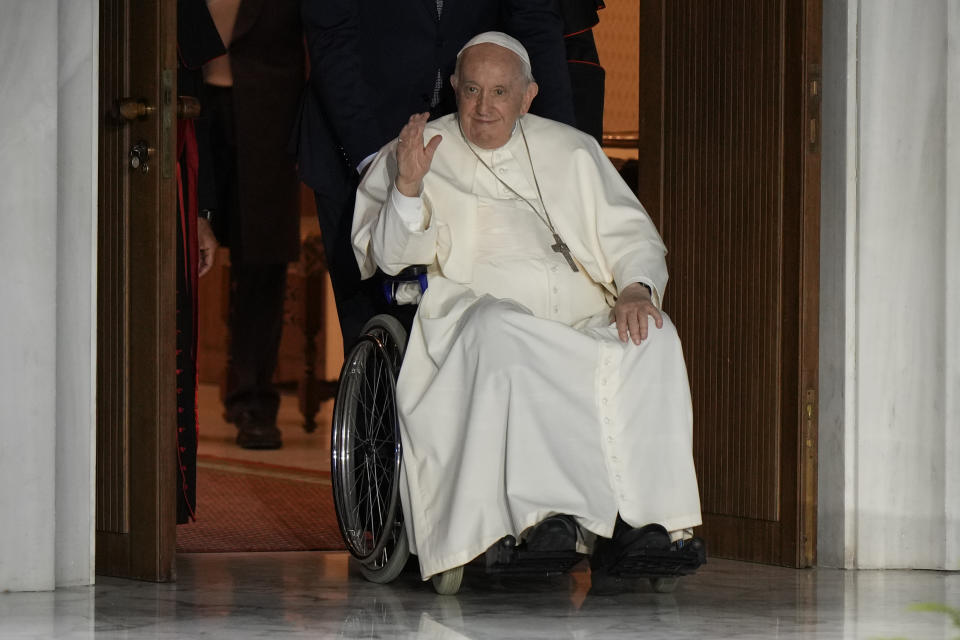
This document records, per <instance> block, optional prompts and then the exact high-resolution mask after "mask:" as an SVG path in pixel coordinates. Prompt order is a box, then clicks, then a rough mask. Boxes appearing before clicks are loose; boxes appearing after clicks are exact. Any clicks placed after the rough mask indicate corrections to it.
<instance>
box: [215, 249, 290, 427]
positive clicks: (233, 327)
mask: <svg viewBox="0 0 960 640" xmlns="http://www.w3.org/2000/svg"><path fill="white" fill-rule="evenodd" d="M286 282H287V264H286V263H285V262H284V263H280V264H247V263H243V262H238V261H237V260H236V259H235V258H232V259H231V263H230V314H229V326H230V362H229V365H228V367H227V395H226V397H225V398H224V407H225V408H226V410H227V414H228V415H229V416H230V417H231V418H232V419H234V420H242V421H244V422H246V421H250V422H253V423H255V424H271V425H272V424H275V423H276V421H277V409H278V408H279V407H280V394H279V393H278V392H277V390H276V388H274V386H273V374H274V371H276V368H277V353H278V351H279V349H280V336H281V333H282V330H283V299H284V295H285V291H286ZM244 412H245V413H247V415H246V416H245V417H243V418H241V414H242V413H244Z"/></svg>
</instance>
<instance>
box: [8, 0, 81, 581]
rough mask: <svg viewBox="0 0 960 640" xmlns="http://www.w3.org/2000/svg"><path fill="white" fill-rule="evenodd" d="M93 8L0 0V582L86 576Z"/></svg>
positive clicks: (50, 0)
mask: <svg viewBox="0 0 960 640" xmlns="http://www.w3.org/2000/svg"><path fill="white" fill-rule="evenodd" d="M96 16H97V3H96V1H95V0H60V1H59V3H58V2H57V1H55V0H6V1H5V2H3V3H2V4H0V218H2V221H3V226H2V229H3V232H2V233H0V272H2V273H3V280H2V285H0V291H2V296H3V300H4V304H3V310H2V311H0V361H2V362H3V364H4V366H3V368H2V370H0V406H2V407H3V414H2V418H0V509H2V511H3V513H4V524H3V526H2V527H0V591H4V590H10V591H33V590H46V589H52V588H53V587H54V586H55V585H74V584H89V583H91V582H92V581H93V558H94V534H93V513H94V504H93V495H94V465H93V443H94V410H95V409H94V407H95V402H94V397H95V395H94V393H95V386H94V380H95V371H96V365H95V347H94V344H95V327H96V322H95V318H94V313H95V309H96V302H95V301H96V296H95V274H96V250H95V245H94V243H95V230H96V166H97V165H96V136H97V126H96V112H97V96H98V92H97V79H96V50H97V44H96V43H97V19H96Z"/></svg>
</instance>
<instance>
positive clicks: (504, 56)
mask: <svg viewBox="0 0 960 640" xmlns="http://www.w3.org/2000/svg"><path fill="white" fill-rule="evenodd" d="M450 82H451V84H452V86H453V89H454V91H455V92H456V94H457V112H458V113H459V114H460V123H461V126H462V127H463V133H464V135H466V136H467V140H469V141H470V142H472V143H473V144H475V145H477V146H478V147H480V148H482V149H496V148H497V147H502V146H503V145H505V144H506V143H507V141H508V140H509V139H510V134H511V133H512V132H513V126H514V123H516V121H517V119H518V118H519V117H520V116H522V115H523V114H525V113H526V112H527V110H528V109H529V108H530V103H531V102H533V98H534V97H535V96H536V95H537V83H536V82H528V81H527V78H526V77H525V75H524V68H523V62H522V61H521V60H520V58H519V57H518V56H517V54H515V53H513V52H512V51H510V50H509V49H504V48H503V47H500V46H498V45H495V44H491V43H483V44H478V45H474V46H472V47H470V48H469V49H467V50H466V51H464V52H463V53H462V54H461V55H460V70H459V74H454V75H453V76H452V77H451V78H450Z"/></svg>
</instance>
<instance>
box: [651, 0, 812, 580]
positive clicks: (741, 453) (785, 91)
mask: <svg viewBox="0 0 960 640" xmlns="http://www.w3.org/2000/svg"><path fill="white" fill-rule="evenodd" d="M819 6H820V5H819V1H817V0H722V1H721V0H718V1H715V2H703V3H700V2H669V1H667V0H644V1H643V2H642V3H641V16H640V20H641V23H640V32H641V34H642V37H641V38H640V69H641V74H640V75H641V80H640V84H641V86H640V95H641V99H640V100H641V104H640V144H641V147H640V148H641V151H640V179H639V185H640V187H639V191H640V194H639V195H640V199H641V201H642V202H643V203H644V205H645V206H646V207H647V208H648V210H649V211H650V213H651V215H652V216H653V217H654V219H655V220H656V221H657V223H658V226H659V228H660V230H661V232H662V234H663V237H664V241H665V242H666V244H667V247H668V248H669V250H670V253H669V255H668V256H667V260H668V265H669V268H670V275H671V279H670V286H669V294H668V295H667V296H666V298H665V309H666V311H667V312H668V313H669V314H670V316H671V317H672V318H673V319H674V321H675V323H676V325H677V327H678V330H679V332H680V336H681V338H682V340H683V344H684V350H685V355H686V359H687V366H688V370H689V374H690V384H691V390H692V392H693V401H694V456H695V459H696V464H697V473H698V478H699V481H700V492H701V498H702V502H703V511H704V533H703V535H704V536H705V537H706V539H707V542H708V550H709V552H710V553H711V554H712V555H717V556H723V557H730V558H738V559H743V560H752V561H759V562H768V563H776V564H784V565H788V566H808V565H809V564H811V563H812V562H813V560H814V556H813V553H814V548H815V540H814V538H813V532H815V530H816V523H815V521H814V518H815V514H816V508H815V505H816V495H815V486H814V484H813V479H814V478H815V477H816V433H815V429H814V427H813V425H815V424H816V420H815V411H816V370H817V366H816V365H817V360H816V340H817V336H816V328H817V322H818V318H817V312H818V309H817V296H816V291H817V266H818V259H817V256H818V251H819V246H818V220H819V206H818V205H819V150H818V148H817V147H818V145H817V140H816V136H818V135H819V132H818V131H817V126H816V125H817V120H818V118H819V102H818V101H819V96H818V95H817V92H818V91H819V87H818V86H816V87H815V88H813V89H812V88H811V86H812V85H811V83H813V82H814V81H815V80H818V78H816V75H817V74H818V71H819V66H818V64H819V55H820V43H819V42H820V41H819V33H820V9H819ZM811 91H813V94H812V95H811V94H810V92H811ZM811 131H812V132H814V139H812V140H811V139H810V137H809V136H810V134H811Z"/></svg>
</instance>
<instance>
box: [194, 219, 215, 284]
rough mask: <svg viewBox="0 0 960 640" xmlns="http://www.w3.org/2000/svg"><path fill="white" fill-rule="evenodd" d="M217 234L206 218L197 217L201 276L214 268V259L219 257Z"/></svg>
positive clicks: (198, 267) (198, 273) (198, 270)
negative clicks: (214, 233)
mask: <svg viewBox="0 0 960 640" xmlns="http://www.w3.org/2000/svg"><path fill="white" fill-rule="evenodd" d="M219 246H220V243H219V242H217V236H215V235H213V229H212V228H211V227H210V223H209V222H208V221H207V220H205V219H204V218H197V247H198V249H199V251H198V252H197V253H199V254H200V255H199V256H198V261H197V262H198V264H197V275H199V276H200V277H201V278H202V277H203V276H205V275H207V272H208V271H210V269H212V268H213V261H214V260H215V259H216V257H217V247H219Z"/></svg>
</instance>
